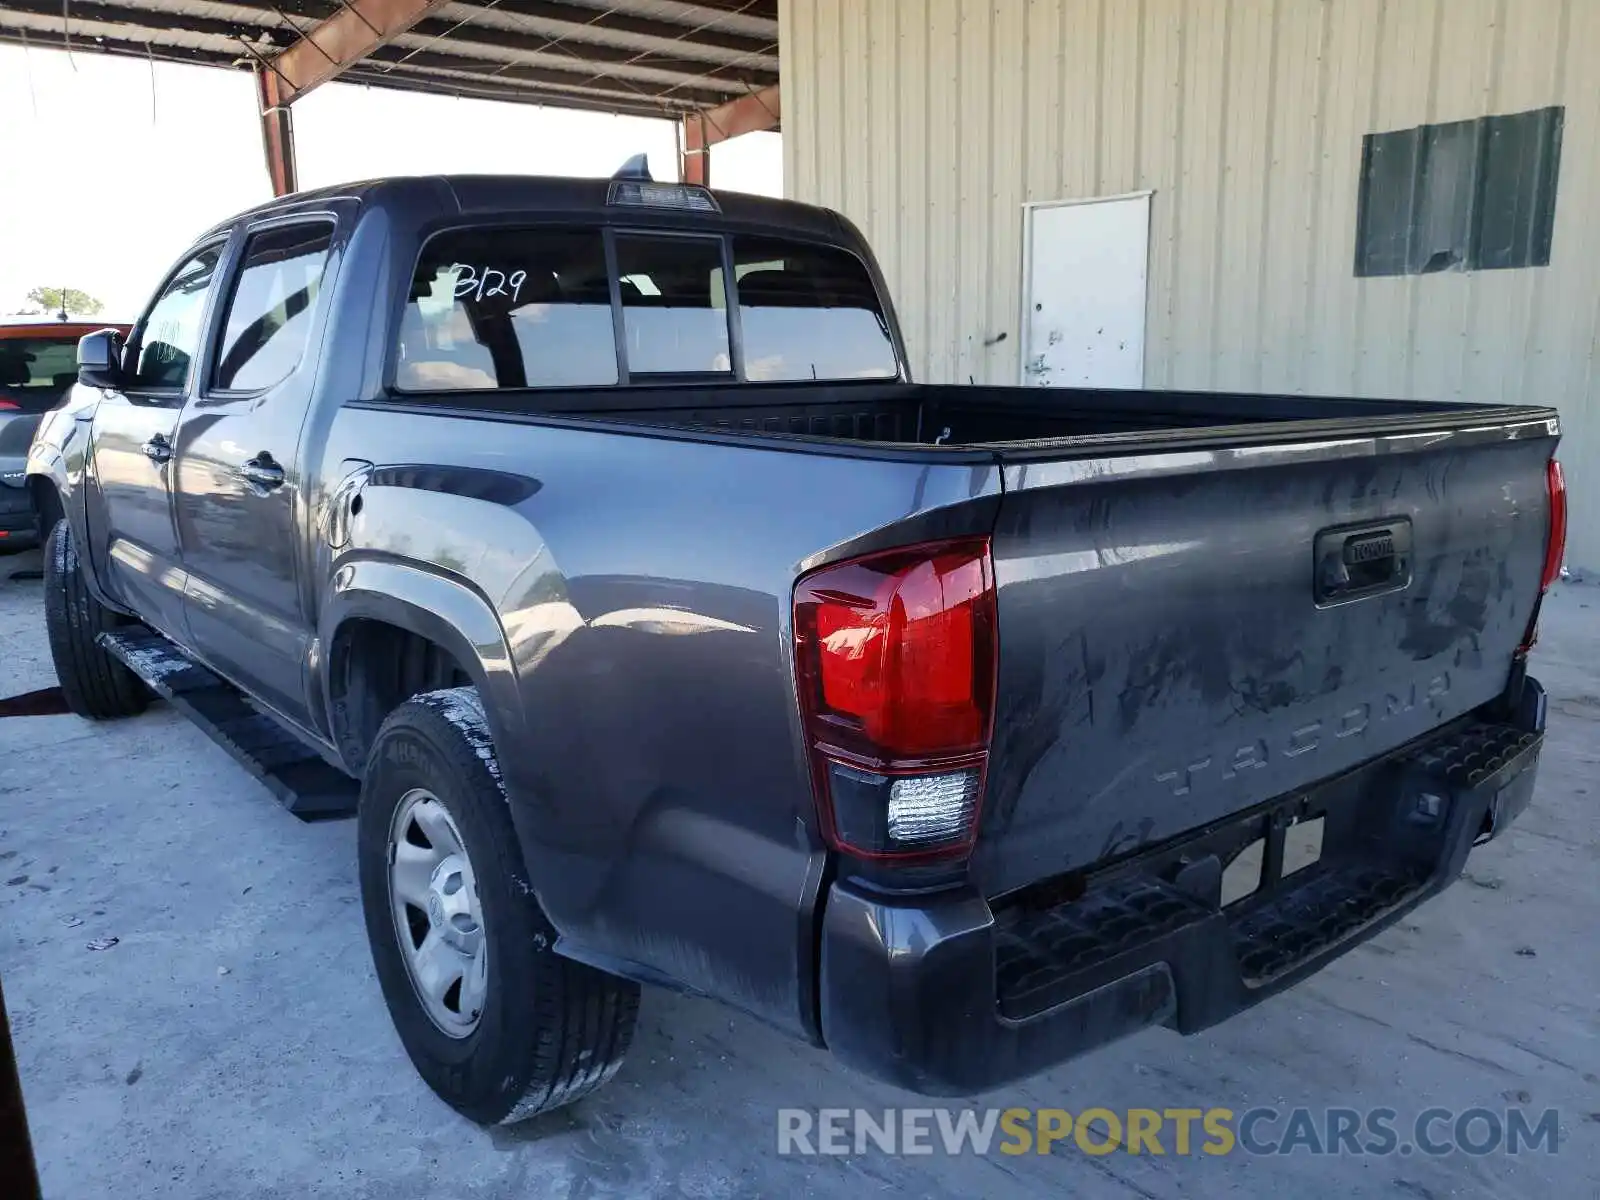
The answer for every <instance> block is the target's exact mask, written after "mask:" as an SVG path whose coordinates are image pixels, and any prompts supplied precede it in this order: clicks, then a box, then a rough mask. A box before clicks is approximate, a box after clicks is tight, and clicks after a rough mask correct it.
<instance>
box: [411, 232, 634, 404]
mask: <svg viewBox="0 0 1600 1200" xmlns="http://www.w3.org/2000/svg"><path fill="white" fill-rule="evenodd" d="M617 378H618V374H617V346H616V337H615V334H614V332H613V330H612V324H611V285H610V282H609V278H608V276H607V274H606V255H605V244H604V242H603V241H602V240H601V236H600V233H599V231H598V230H585V231H573V230H528V229H482V230H468V231H463V232H458V233H446V234H441V235H440V236H438V237H436V238H433V239H432V240H430V241H429V242H428V244H427V245H426V246H425V247H424V248H423V251H422V258H421V260H420V261H419V262H418V264H417V271H416V275H415V277H414V278H413V280H412V285H411V294H410V296H409V298H408V299H407V302H406V307H405V313H404V315H403V316H402V317H401V321H400V352H399V361H398V364H397V366H396V370H395V386H396V387H398V388H399V389H401V390H402V391H451V390H455V389H458V388H519V387H592V386H603V385H606V384H614V383H616V382H617Z"/></svg>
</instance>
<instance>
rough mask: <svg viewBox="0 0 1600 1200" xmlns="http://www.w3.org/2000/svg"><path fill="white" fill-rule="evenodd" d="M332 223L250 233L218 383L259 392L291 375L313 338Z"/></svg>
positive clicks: (221, 386) (231, 303)
mask: <svg viewBox="0 0 1600 1200" xmlns="http://www.w3.org/2000/svg"><path fill="white" fill-rule="evenodd" d="M332 239H333V227H332V226H331V225H329V224H327V223H326V222H321V221H319V222H317V223H316V224H314V225H291V226H287V227H285V228H282V229H271V230H268V231H266V232H265V233H257V234H254V235H252V236H251V238H250V240H249V241H248V242H246V243H245V248H244V262H243V265H242V266H241V267H240V269H239V278H238V282H236V283H235V284H234V287H233V295H232V296H231V297H230V298H229V300H228V316H227V320H226V322H225V323H224V325H223V332H222V350H221V353H220V354H218V356H217V365H216V375H215V378H214V379H213V385H214V386H215V387H217V388H218V389H220V390H224V391H227V390H233V391H258V390H260V389H263V388H269V387H272V386H273V385H274V384H277V383H281V382H282V381H283V380H285V379H287V378H288V377H289V374H290V372H292V371H293V370H294V369H295V368H296V367H297V366H299V365H300V359H301V357H302V356H303V355H304V354H305V349H306V344H307V342H309V340H310V338H311V318H312V313H313V311H314V309H315V305H316V300H317V292H318V290H319V289H320V288H321V286H322V270H323V266H324V265H325V264H326V262H327V258H328V246H329V244H330V242H331V241H332Z"/></svg>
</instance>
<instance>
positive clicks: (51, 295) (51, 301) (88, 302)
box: [28, 287, 105, 317]
mask: <svg viewBox="0 0 1600 1200" xmlns="http://www.w3.org/2000/svg"><path fill="white" fill-rule="evenodd" d="M28 302H29V303H30V304H36V305H38V306H39V309H40V311H42V312H47V313H51V314H55V313H59V312H62V311H65V312H66V314H67V315H68V316H69V317H92V316H94V315H95V314H97V313H98V312H99V311H100V310H101V309H102V308H104V307H105V305H103V304H101V303H100V301H98V300H96V299H95V298H94V297H93V296H91V295H89V293H88V292H80V291H79V290H78V289H77V288H57V287H36V288H34V289H33V291H31V292H29V293H28Z"/></svg>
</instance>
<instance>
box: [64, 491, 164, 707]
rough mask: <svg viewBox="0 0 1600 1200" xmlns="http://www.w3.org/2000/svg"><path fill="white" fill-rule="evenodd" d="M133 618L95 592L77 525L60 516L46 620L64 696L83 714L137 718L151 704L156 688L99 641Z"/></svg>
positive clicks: (70, 705) (69, 704)
mask: <svg viewBox="0 0 1600 1200" xmlns="http://www.w3.org/2000/svg"><path fill="white" fill-rule="evenodd" d="M127 623H128V621H127V618H126V617H124V616H122V615H121V614H120V613H115V612H112V611H111V610H110V609H109V608H107V607H106V606H105V605H103V604H101V603H100V601H98V600H96V599H95V598H94V596H93V595H92V594H91V593H90V591H89V587H88V584H86V583H85V582H84V580H83V568H82V566H80V565H79V563H78V548H77V546H76V545H75V544H74V543H73V540H72V529H71V527H70V526H69V525H68V524H67V522H66V519H65V518H62V519H61V520H58V521H57V522H56V523H55V527H54V528H53V529H51V530H50V537H49V539H48V540H47V541H46V542H45V548H44V624H45V630H46V632H47V633H48V634H49V636H50V657H51V658H52V659H54V660H55V664H56V678H57V679H58V680H59V681H60V683H61V695H62V698H63V699H65V700H66V702H67V707H68V708H70V709H71V710H72V711H73V712H75V713H77V714H78V715H79V716H80V717H89V718H91V719H93V720H97V721H102V720H108V719H110V718H112V717H133V716H137V715H138V714H139V713H142V712H143V711H144V710H145V706H146V705H147V704H149V703H150V692H149V690H148V689H147V688H146V687H145V686H144V683H143V682H142V681H141V680H140V679H139V677H138V676H137V675H135V674H134V673H133V672H132V671H130V670H128V668H127V667H125V666H123V665H122V664H121V663H120V662H118V661H117V660H116V659H115V658H113V657H111V655H110V654H108V653H106V651H105V650H103V649H101V647H100V643H99V641H98V640H97V639H98V638H99V637H100V635H101V634H102V633H105V632H106V631H108V630H111V629H116V628H118V627H119V626H122V625H125V624H127Z"/></svg>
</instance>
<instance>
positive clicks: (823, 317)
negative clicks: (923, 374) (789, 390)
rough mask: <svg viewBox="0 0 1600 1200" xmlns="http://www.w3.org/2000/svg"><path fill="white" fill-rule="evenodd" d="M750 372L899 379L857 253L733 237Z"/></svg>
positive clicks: (757, 376) (754, 375)
mask: <svg viewBox="0 0 1600 1200" xmlns="http://www.w3.org/2000/svg"><path fill="white" fill-rule="evenodd" d="M733 263H734V268H733V269H734V275H735V276H736V277H737V279H738V292H739V323H740V327H741V329H742V332H743V335H744V369H745V377H746V378H747V379H751V380H757V381H761V380H780V379H782V380H797V379H835V380H837V379H892V378H894V377H895V376H896V375H897V374H898V373H899V370H900V368H899V364H898V363H897V362H896V361H895V354H894V342H893V341H892V340H891V339H890V337H889V326H888V323H887V322H886V321H885V320H884V318H883V310H882V308H881V307H880V306H879V304H878V294H877V289H875V288H874V287H873V286H872V277H871V276H870V275H868V274H867V270H866V267H865V266H863V265H862V263H861V260H860V259H858V258H856V257H855V256H854V255H853V254H849V253H846V252H845V251H843V250H837V249H834V248H832V247H828V246H808V245H802V244H798V243H794V242H784V241H779V240H776V239H771V238H743V237H736V238H734V239H733Z"/></svg>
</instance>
